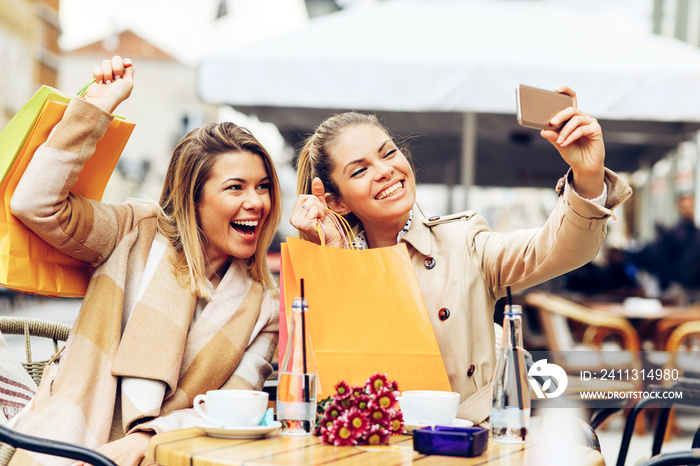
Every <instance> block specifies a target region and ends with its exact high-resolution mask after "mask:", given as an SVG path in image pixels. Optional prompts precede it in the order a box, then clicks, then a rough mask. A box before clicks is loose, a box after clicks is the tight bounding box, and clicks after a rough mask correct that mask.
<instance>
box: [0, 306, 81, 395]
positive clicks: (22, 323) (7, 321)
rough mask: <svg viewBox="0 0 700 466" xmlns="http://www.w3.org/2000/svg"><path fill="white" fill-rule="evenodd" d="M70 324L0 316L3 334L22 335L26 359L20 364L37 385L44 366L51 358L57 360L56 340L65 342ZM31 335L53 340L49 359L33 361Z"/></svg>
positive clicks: (57, 348) (57, 347) (0, 326)
mask: <svg viewBox="0 0 700 466" xmlns="http://www.w3.org/2000/svg"><path fill="white" fill-rule="evenodd" d="M71 328H72V326H71V325H69V324H63V323H58V322H49V321H45V320H39V319H29V318H26V317H6V316H2V317H0V332H2V333H3V334H4V335H24V343H25V354H26V356H25V357H26V361H25V362H23V363H22V366H24V368H25V369H26V371H27V373H28V374H29V375H30V376H31V377H32V379H34V382H36V384H37V385H39V382H41V376H42V374H43V372H44V367H46V364H48V363H49V362H50V361H52V360H56V361H57V360H58V357H60V356H57V354H58V353H59V351H60V349H59V346H58V342H59V341H62V342H65V341H66V340H67V339H68V335H69V334H70V331H71ZM32 337H38V338H49V339H51V340H53V347H54V351H53V355H52V357H51V358H49V359H43V360H40V361H34V360H33V359H32V341H31V338H32Z"/></svg>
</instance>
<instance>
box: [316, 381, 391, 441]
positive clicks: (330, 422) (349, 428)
mask: <svg viewBox="0 0 700 466" xmlns="http://www.w3.org/2000/svg"><path fill="white" fill-rule="evenodd" d="M335 389H336V394H335V395H334V396H332V397H329V398H326V399H325V400H322V402H319V407H320V409H321V410H322V411H323V414H319V415H318V417H317V427H316V429H315V430H314V434H315V435H317V436H320V437H321V440H322V441H323V443H325V444H328V445H338V446H341V445H358V444H363V445H367V444H369V445H382V444H386V443H388V442H389V438H390V437H391V436H392V435H394V434H401V433H403V432H404V429H403V415H402V414H401V411H400V410H399V409H398V402H397V396H398V394H399V392H398V391H397V390H398V384H397V383H396V382H394V381H391V380H389V379H388V378H387V376H386V374H378V373H375V374H374V375H373V376H371V377H370V378H369V379H368V380H367V381H366V382H365V383H364V385H362V386H359V387H356V386H349V385H348V384H347V383H346V382H345V381H340V382H339V383H338V384H337V385H336V386H335Z"/></svg>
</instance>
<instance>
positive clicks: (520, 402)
mask: <svg viewBox="0 0 700 466" xmlns="http://www.w3.org/2000/svg"><path fill="white" fill-rule="evenodd" d="M506 293H507V294H508V308H509V310H510V311H511V312H513V296H512V295H511V293H510V287H509V286H507V287H506ZM510 340H511V344H512V345H513V356H514V357H515V358H514V362H515V364H514V365H515V381H516V382H515V386H516V387H517V389H518V411H519V414H520V425H521V426H522V427H520V438H522V439H523V440H525V435H526V434H527V428H526V427H525V414H524V413H523V391H522V387H521V386H520V358H519V357H518V346H517V341H516V339H515V320H514V319H510Z"/></svg>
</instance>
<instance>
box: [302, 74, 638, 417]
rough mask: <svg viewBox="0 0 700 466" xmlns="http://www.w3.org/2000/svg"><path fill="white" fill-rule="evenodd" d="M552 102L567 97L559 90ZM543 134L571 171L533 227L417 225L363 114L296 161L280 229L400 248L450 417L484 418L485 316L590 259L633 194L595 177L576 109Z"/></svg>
mask: <svg viewBox="0 0 700 466" xmlns="http://www.w3.org/2000/svg"><path fill="white" fill-rule="evenodd" d="M559 92H563V93H567V94H569V95H571V96H572V97H574V98H575V93H574V92H573V91H572V90H571V89H569V88H561V89H559ZM559 122H566V124H565V125H564V126H563V128H562V129H561V130H560V131H559V132H556V131H553V130H546V131H542V133H541V135H542V137H544V138H545V139H547V140H548V141H549V142H550V143H552V144H553V145H554V147H556V149H557V150H558V151H559V153H560V154H561V156H562V158H563V159H564V160H565V161H566V162H567V163H568V164H569V165H570V167H571V169H570V171H569V173H568V174H567V175H566V176H565V177H563V178H562V179H561V180H560V181H559V184H558V185H557V190H558V191H559V194H560V197H559V202H558V204H557V205H556V207H555V209H554V211H553V212H552V214H551V216H550V217H549V219H548V220H547V222H546V224H545V225H544V226H543V227H542V228H540V229H534V230H527V231H525V230H521V231H515V232H512V233H507V234H504V233H497V232H493V231H491V229H490V228H489V225H488V223H487V222H486V220H485V219H484V218H483V217H481V216H480V215H478V214H476V213H475V212H461V213H458V214H453V215H447V216H442V217H427V216H426V215H425V214H423V212H422V211H421V209H420V208H419V207H418V206H417V205H416V203H415V201H416V180H415V175H414V173H413V168H412V166H411V163H410V162H409V159H408V158H407V157H406V155H405V154H404V152H402V150H401V149H400V148H399V147H398V146H397V145H396V143H395V142H394V141H393V140H392V138H391V137H390V136H389V133H388V132H387V130H386V129H384V128H383V127H382V126H381V125H380V124H379V122H378V121H377V119H376V118H375V117H374V116H372V115H364V114H360V113H354V112H350V113H343V114H340V115H335V116H332V117H330V118H328V119H326V120H325V121H324V122H322V123H321V124H320V125H319V126H318V128H317V129H316V131H315V132H314V134H313V135H312V136H310V137H309V138H308V140H307V142H306V144H305V146H304V147H303V149H302V151H301V153H300V155H299V163H298V174H297V189H298V193H299V196H298V198H297V201H296V205H295V207H294V210H293V212H292V216H291V218H290V222H291V224H292V225H293V226H295V227H296V228H297V229H298V230H299V231H300V232H301V235H302V237H304V238H306V239H308V240H311V241H315V242H319V236H318V233H317V231H316V224H317V222H318V221H321V222H322V225H323V233H324V236H325V238H326V242H327V244H329V245H331V246H340V245H341V236H340V232H339V231H338V230H336V229H335V227H334V223H333V221H332V220H331V218H330V217H331V216H330V215H327V214H326V212H327V209H329V208H330V209H333V210H334V211H335V212H337V213H339V214H341V215H344V216H345V217H346V218H347V219H348V221H349V222H350V223H351V224H354V225H355V231H356V234H357V237H358V240H357V245H358V246H359V247H360V248H377V247H383V246H390V245H395V244H397V243H398V242H403V243H405V244H406V246H407V247H408V250H409V254H410V256H411V261H412V263H413V268H414V270H415V272H416V276H417V278H418V283H419V285H420V288H421V292H422V294H423V298H424V301H425V304H426V307H427V310H428V314H429V317H430V320H431V324H432V327H433V330H434V332H435V336H436V338H437V341H438V345H439V347H440V351H441V353H442V357H443V361H444V363H445V368H446V370H447V374H448V377H449V381H450V385H451V387H452V390H453V391H455V392H459V393H460V394H461V396H462V403H461V406H460V410H459V414H458V415H459V417H460V418H463V419H469V420H471V421H473V422H475V423H481V422H483V421H484V420H485V419H487V418H488V416H489V408H490V384H489V382H490V380H491V377H492V375H493V370H494V365H495V350H494V348H495V344H494V343H495V342H494V338H495V337H494V324H493V311H494V305H495V303H496V301H497V300H498V299H499V298H501V297H503V296H505V295H506V290H507V287H511V288H512V290H513V291H519V290H522V289H524V288H527V287H530V286H533V285H536V284H539V283H542V282H544V281H546V280H549V279H551V278H553V277H556V276H558V275H560V274H563V273H565V272H568V271H570V270H572V269H575V268H577V267H580V266H581V265H583V264H585V263H587V262H589V261H590V260H592V259H593V258H594V257H595V256H596V253H597V252H598V249H599V247H600V245H601V244H602V242H603V238H604V237H605V231H606V221H607V219H608V218H609V217H610V216H611V215H612V209H614V208H615V207H617V206H618V205H619V204H621V203H622V202H623V201H624V200H625V199H627V198H628V197H629V196H630V195H631V189H630V188H629V186H627V185H626V184H625V183H624V182H623V181H621V180H620V178H619V177H618V176H617V175H616V174H615V173H613V172H611V171H609V170H607V169H605V168H604V165H603V162H604V159H605V148H604V145H603V137H602V131H601V128H600V125H599V124H598V122H597V121H596V119H595V118H592V117H590V116H588V115H586V114H584V113H583V112H581V111H580V110H579V109H577V108H575V107H570V108H568V109H566V110H563V111H562V112H560V113H559V114H558V115H556V116H555V117H554V118H553V119H552V121H551V123H552V125H557V124H558V123H559Z"/></svg>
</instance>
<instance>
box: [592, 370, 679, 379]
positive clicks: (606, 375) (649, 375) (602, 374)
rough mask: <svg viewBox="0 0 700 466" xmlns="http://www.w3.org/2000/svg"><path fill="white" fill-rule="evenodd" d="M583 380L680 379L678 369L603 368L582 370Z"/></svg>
mask: <svg viewBox="0 0 700 466" xmlns="http://www.w3.org/2000/svg"><path fill="white" fill-rule="evenodd" d="M579 377H580V379H581V380H591V379H597V380H623V381H636V380H655V381H662V380H678V377H679V373H678V369H660V368H659V369H647V370H644V369H601V370H600V371H599V372H591V371H580V375H579Z"/></svg>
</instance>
